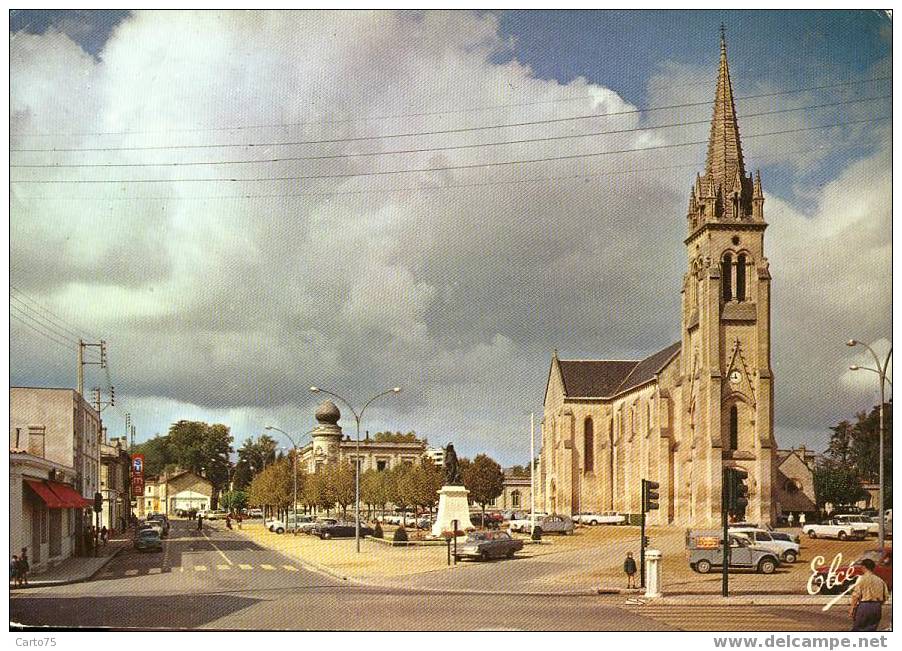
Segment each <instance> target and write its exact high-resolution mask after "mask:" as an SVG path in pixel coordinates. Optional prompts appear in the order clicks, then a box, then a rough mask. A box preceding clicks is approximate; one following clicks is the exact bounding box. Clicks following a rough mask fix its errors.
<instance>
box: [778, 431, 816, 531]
mask: <svg viewBox="0 0 902 651" xmlns="http://www.w3.org/2000/svg"><path fill="white" fill-rule="evenodd" d="M816 462H817V455H816V454H815V453H814V452H812V451H811V450H808V449H807V448H806V447H805V446H804V445H803V446H801V447H800V448H798V449H792V450H777V476H776V478H775V482H774V501H775V502H776V507H777V515H778V516H783V517H786V516H788V515H789V514H790V513H793V514H794V515H795V517H796V518H798V517H799V513H806V514H809V515H812V514H815V513H816V512H817V502H816V501H815V497H814V468H815V465H816Z"/></svg>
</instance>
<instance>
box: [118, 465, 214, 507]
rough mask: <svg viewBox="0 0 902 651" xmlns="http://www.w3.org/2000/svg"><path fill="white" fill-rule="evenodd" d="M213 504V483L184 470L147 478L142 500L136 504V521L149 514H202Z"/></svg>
mask: <svg viewBox="0 0 902 651" xmlns="http://www.w3.org/2000/svg"><path fill="white" fill-rule="evenodd" d="M212 500H213V482H211V481H210V480H209V479H207V478H205V477H201V476H200V475H196V474H194V473H193V472H190V471H187V470H184V471H179V472H176V473H173V474H170V475H160V476H159V477H147V478H146V480H145V483H144V498H143V499H141V500H138V512H137V514H136V515H137V517H139V518H144V517H146V516H147V515H149V514H151V513H163V514H165V515H167V516H174V515H177V514H178V513H179V512H183V511H190V510H195V511H205V510H207V509H209V508H210V504H211V503H212Z"/></svg>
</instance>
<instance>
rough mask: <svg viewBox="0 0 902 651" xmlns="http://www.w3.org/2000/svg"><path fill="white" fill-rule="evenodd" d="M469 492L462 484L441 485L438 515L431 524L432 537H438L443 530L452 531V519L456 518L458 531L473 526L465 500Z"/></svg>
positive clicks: (468, 506) (468, 505)
mask: <svg viewBox="0 0 902 651" xmlns="http://www.w3.org/2000/svg"><path fill="white" fill-rule="evenodd" d="M469 493H470V491H468V490H467V489H466V488H464V487H463V486H442V489H441V490H440V491H439V492H438V494H439V498H438V515H436V517H435V524H433V525H432V535H433V536H434V537H436V538H438V537H440V536H441V535H442V533H443V532H445V531H454V524H453V523H454V520H457V528H458V530H460V531H466V530H467V529H472V528H473V523H472V522H470V504H469V502H468V501H467V495H469Z"/></svg>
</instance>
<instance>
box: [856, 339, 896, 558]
mask: <svg viewBox="0 0 902 651" xmlns="http://www.w3.org/2000/svg"><path fill="white" fill-rule="evenodd" d="M846 346H850V347H853V346H862V347H864V348H867V350H868V352H869V353H871V357H873V358H874V365H875V366H876V367H877V368H870V367H868V366H859V365H858V364H852V366H850V367H849V370H850V371H871V372H873V373H876V374H877V375H878V376H879V377H880V452H879V454H880V491H879V497H878V501H879V502H880V506H879V509H880V514H879V518H880V520H879V522H880V533H879V536H878V545H879V547H880V549H883V543H884V541H885V540H886V508H885V506H884V504H883V438H884V432H883V403H884V402H885V390H886V383H887V382H889V385H890V386H892V385H893V383H892V382H891V381H890V380H888V379H887V377H886V371H887V368H888V367H889V358H890V357H892V354H893V349H892V346H890V349H889V352H887V353H886V359H885V360H884V361H883V364H882V365H881V363H880V358H879V357H878V356H877V353H875V352H874V349H873V348H871V347H870V346H868V345H867V344H866V343H864V342H863V341H858V340H856V339H850V340H849V341H847V342H846Z"/></svg>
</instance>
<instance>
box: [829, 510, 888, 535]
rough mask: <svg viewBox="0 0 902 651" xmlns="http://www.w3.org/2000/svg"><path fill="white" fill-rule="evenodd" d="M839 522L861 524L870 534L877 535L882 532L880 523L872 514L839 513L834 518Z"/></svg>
mask: <svg viewBox="0 0 902 651" xmlns="http://www.w3.org/2000/svg"><path fill="white" fill-rule="evenodd" d="M833 519H834V520H836V521H837V522H840V523H843V524H846V523H848V524H851V525H859V526H861V527H864V528H865V529H866V530H867V532H868V535H872V536H876V535H878V534H879V533H880V524H879V523H878V522H875V521H874V520H873V518H871V517H870V516H864V515H837V516H836V517H835V518H833Z"/></svg>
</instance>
